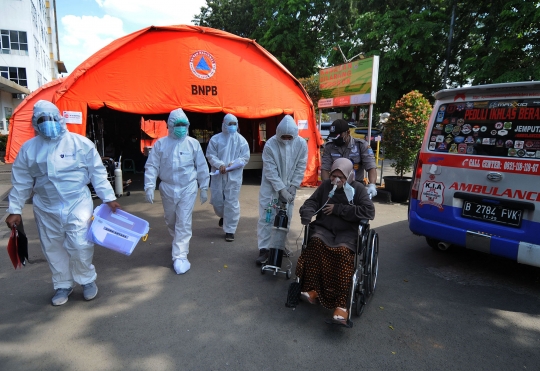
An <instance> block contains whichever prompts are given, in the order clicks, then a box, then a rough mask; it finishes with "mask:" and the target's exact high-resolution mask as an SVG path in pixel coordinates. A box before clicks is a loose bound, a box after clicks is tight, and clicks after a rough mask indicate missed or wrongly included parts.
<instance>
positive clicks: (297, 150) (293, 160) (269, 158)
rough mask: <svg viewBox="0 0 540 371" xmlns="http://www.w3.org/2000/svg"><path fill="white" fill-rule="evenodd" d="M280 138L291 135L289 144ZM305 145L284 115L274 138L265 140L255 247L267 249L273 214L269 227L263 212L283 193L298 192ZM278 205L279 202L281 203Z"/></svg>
mask: <svg viewBox="0 0 540 371" xmlns="http://www.w3.org/2000/svg"><path fill="white" fill-rule="evenodd" d="M282 135H291V136H292V137H293V139H292V140H283V139H281V136H282ZM307 153H308V150H307V144H306V141H305V139H303V138H301V137H299V136H298V127H297V126H296V123H295V122H294V119H293V118H292V117H291V116H289V115H286V116H285V117H284V118H283V119H282V120H281V122H280V123H279V125H278V126H277V128H276V135H275V136H273V137H272V138H270V139H268V141H267V142H266V144H265V146H264V150H263V155H262V160H263V171H262V180H261V188H260V190H259V222H258V224H257V238H258V247H259V250H261V249H270V248H271V247H272V246H270V241H271V238H272V227H273V225H274V218H275V216H276V210H275V209H274V210H273V211H272V215H271V221H270V223H267V222H266V209H267V208H268V204H269V203H272V202H273V200H275V199H278V200H279V198H280V197H279V191H280V190H282V189H290V187H291V186H293V187H294V189H298V188H300V183H301V182H302V180H303V179H304V172H305V170H306V163H307ZM280 204H281V202H280ZM293 206H294V200H293V201H292V202H290V203H289V204H288V210H287V215H288V217H289V225H290V223H291V220H292V212H293Z"/></svg>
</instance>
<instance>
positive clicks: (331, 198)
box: [296, 158, 375, 324]
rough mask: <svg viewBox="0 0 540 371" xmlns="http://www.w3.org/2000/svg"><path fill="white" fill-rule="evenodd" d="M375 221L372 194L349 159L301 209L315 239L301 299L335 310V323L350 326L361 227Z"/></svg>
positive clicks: (306, 257)
mask: <svg viewBox="0 0 540 371" xmlns="http://www.w3.org/2000/svg"><path fill="white" fill-rule="evenodd" d="M334 186H335V187H334ZM334 189H335V190H334ZM314 215H316V219H315V221H313V222H311V218H312V217H313V216H314ZM374 217H375V207H374V206H373V203H372V202H371V199H370V197H369V195H368V193H367V190H366V188H365V187H364V185H363V184H361V183H360V182H357V181H356V180H355V177H354V171H353V164H352V162H351V161H350V160H349V159H346V158H339V159H337V160H336V161H334V163H333V165H332V168H331V170H330V179H327V180H325V181H323V182H322V183H321V185H320V186H319V187H318V188H317V189H316V190H315V192H314V193H313V194H312V195H311V197H310V198H309V199H307V200H306V201H305V202H304V204H303V205H302V206H301V207H300V218H301V220H302V224H303V225H308V224H309V236H310V239H309V241H308V244H307V247H306V248H305V249H304V250H303V251H302V253H301V255H300V257H299V258H298V263H297V266H296V276H297V277H298V278H299V279H300V282H301V294H300V296H301V298H302V299H304V300H307V301H308V302H309V303H311V304H315V303H316V302H317V300H318V301H319V302H320V303H321V305H322V306H323V307H325V308H327V309H334V315H333V320H334V321H335V322H338V323H343V324H344V323H346V321H347V317H348V313H347V309H346V308H347V298H348V294H349V292H350V287H351V279H352V275H353V273H354V269H355V267H354V254H355V251H356V243H357V238H358V224H359V223H360V221H361V220H362V219H370V220H372V219H373V218H374ZM310 222H311V224H310Z"/></svg>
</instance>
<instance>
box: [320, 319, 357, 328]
mask: <svg viewBox="0 0 540 371" xmlns="http://www.w3.org/2000/svg"><path fill="white" fill-rule="evenodd" d="M324 322H326V323H327V324H329V325H336V326H341V327H346V328H352V327H353V321H351V320H350V319H348V320H347V323H341V322H339V321H336V320H335V319H333V318H328V319H327V320H325V321H324Z"/></svg>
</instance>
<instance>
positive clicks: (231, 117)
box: [221, 113, 240, 135]
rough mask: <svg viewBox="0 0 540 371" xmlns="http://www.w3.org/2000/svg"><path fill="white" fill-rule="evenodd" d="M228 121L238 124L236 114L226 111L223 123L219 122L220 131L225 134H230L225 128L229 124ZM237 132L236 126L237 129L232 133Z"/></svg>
mask: <svg viewBox="0 0 540 371" xmlns="http://www.w3.org/2000/svg"><path fill="white" fill-rule="evenodd" d="M230 122H236V126H238V119H237V118H236V116H235V115H233V114H232V113H227V114H226V115H225V117H224V118H223V123H222V124H221V132H222V133H223V134H225V135H231V134H229V132H228V130H227V126H229V123H230ZM239 132H240V128H238V130H237V131H236V133H234V134H237V133H239Z"/></svg>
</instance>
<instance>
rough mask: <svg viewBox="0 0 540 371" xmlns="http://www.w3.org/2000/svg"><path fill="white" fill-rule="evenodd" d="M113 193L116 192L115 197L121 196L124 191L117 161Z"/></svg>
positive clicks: (120, 170)
mask: <svg viewBox="0 0 540 371" xmlns="http://www.w3.org/2000/svg"><path fill="white" fill-rule="evenodd" d="M114 193H115V194H116V197H118V196H121V195H122V194H123V193H124V185H123V182H122V169H121V168H120V164H119V163H116V169H114Z"/></svg>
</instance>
